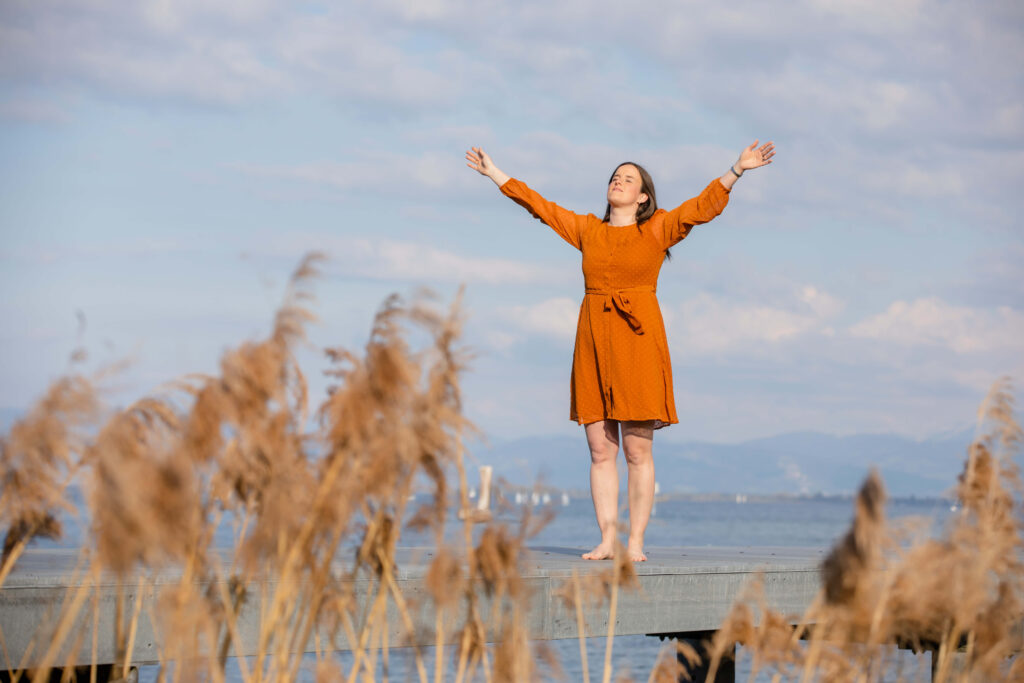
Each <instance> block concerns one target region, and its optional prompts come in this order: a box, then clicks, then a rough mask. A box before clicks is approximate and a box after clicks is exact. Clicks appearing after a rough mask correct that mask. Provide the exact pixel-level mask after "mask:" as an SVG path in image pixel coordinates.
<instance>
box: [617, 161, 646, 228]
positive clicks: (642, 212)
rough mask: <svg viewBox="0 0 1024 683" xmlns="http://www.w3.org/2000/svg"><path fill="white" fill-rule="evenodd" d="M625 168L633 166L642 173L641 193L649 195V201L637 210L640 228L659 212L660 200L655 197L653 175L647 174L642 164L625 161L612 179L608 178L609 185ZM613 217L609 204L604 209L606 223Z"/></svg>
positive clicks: (637, 220) (637, 222) (618, 167)
mask: <svg viewBox="0 0 1024 683" xmlns="http://www.w3.org/2000/svg"><path fill="white" fill-rule="evenodd" d="M623 166H633V167H634V168H636V170H637V171H639V172H640V192H641V193H643V194H646V195H647V201H646V202H644V203H642V204H641V205H640V206H638V207H637V208H636V224H637V226H640V225H643V224H644V222H645V221H646V220H647V219H648V218H650V217H651V216H653V215H654V212H655V211H657V210H658V200H657V198H656V197H655V196H654V181H653V180H651V174H650V173H648V172H647V169H645V168H644V167H643V166H641V165H640V164H636V163H633V162H632V161H623V162H622V163H621V164H619V165H618V166H616V167H615V170H614V171H612V175H611V178H608V184H609V185H610V184H611V182H612V178H614V177H615V174H616V173H618V171H619V169H620V168H622V167H623ZM611 217H612V205H611V204H607V205H605V209H604V221H605V223H607V222H608V221H609V220H610V219H611Z"/></svg>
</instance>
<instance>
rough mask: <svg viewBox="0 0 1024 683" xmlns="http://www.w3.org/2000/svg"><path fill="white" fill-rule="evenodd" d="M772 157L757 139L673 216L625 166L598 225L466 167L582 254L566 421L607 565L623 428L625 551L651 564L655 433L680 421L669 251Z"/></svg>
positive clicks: (480, 160)
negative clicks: (571, 426) (661, 301)
mask: <svg viewBox="0 0 1024 683" xmlns="http://www.w3.org/2000/svg"><path fill="white" fill-rule="evenodd" d="M774 154H775V147H774V145H773V144H772V143H771V142H768V143H765V144H764V145H762V146H760V147H758V141H757V140H755V141H754V144H752V145H750V146H749V147H747V148H746V149H744V150H743V152H742V153H741V154H740V158H739V160H738V161H737V162H736V163H735V164H733V165H732V166H731V167H730V168H729V170H728V171H726V173H725V175H723V176H722V177H721V178H717V179H716V180H713V181H711V183H710V184H708V186H707V187H706V188H705V189H704V191H703V192H701V194H700V195H698V196H697V197H694V198H693V199H690V200H688V201H686V202H683V204H682V205H680V206H679V207H677V208H675V209H673V210H671V211H665V210H664V209H659V208H658V205H657V200H656V199H655V194H654V183H653V182H652V181H651V177H650V175H648V173H647V171H645V170H644V169H643V167H641V166H639V165H637V164H634V163H632V162H625V163H623V164H620V165H619V166H618V167H617V168H616V169H615V171H614V172H613V173H612V177H611V179H610V180H609V181H608V204H607V207H606V209H605V216H604V220H601V219H599V218H598V217H597V216H595V215H593V214H587V215H581V214H577V213H573V212H571V211H568V210H566V209H563V208H562V207H560V206H558V205H557V204H554V203H552V202H549V201H547V200H546V199H544V198H543V197H541V196H540V195H539V194H537V193H536V192H534V191H533V190H531V189H530V188H529V187H527V186H526V185H525V184H523V183H522V182H520V181H518V180H516V179H514V178H510V177H509V176H508V175H506V174H505V173H503V172H502V171H501V170H500V169H499V168H498V167H497V166H495V165H494V162H493V161H491V158H490V157H489V156H488V155H487V153H486V152H484V151H483V150H482V149H481V148H479V147H473V148H472V149H470V150H469V151H467V152H466V161H467V164H466V165H467V166H469V167H470V168H472V169H474V170H475V171H477V172H479V173H480V174H481V175H485V176H487V177H488V178H490V179H491V180H492V181H494V183H495V184H496V185H497V186H498V187H499V188H500V189H501V192H502V193H503V194H505V195H506V196H508V197H510V198H511V199H512V200H514V201H515V202H516V203H518V204H520V205H522V206H523V207H525V208H526V209H527V210H528V211H529V212H530V213H531V214H533V216H534V217H535V218H537V219H539V220H540V221H542V222H544V223H545V224H547V225H548V226H550V227H551V228H553V229H554V231H555V232H557V233H558V234H559V235H560V236H561V237H562V239H564V240H565V241H566V242H568V243H569V244H571V245H572V246H574V247H576V248H577V249H579V250H580V251H581V252H583V276H584V280H585V283H586V295H585V296H584V298H583V303H582V305H581V306H580V314H579V320H578V321H577V326H576V347H575V350H574V351H573V363H572V378H571V380H570V393H571V397H570V409H569V417H570V419H573V420H576V421H577V422H579V423H580V424H582V425H585V429H586V433H587V444H588V446H589V447H590V492H591V496H592V497H593V499H594V512H595V513H596V515H597V524H598V526H599V527H600V529H601V543H600V544H599V545H598V546H597V547H596V548H594V549H593V550H591V551H590V552H588V553H585V554H584V555H583V558H584V559H587V560H601V559H607V558H610V557H612V555H613V553H614V550H615V534H616V524H617V519H618V495H619V479H618V471H617V469H616V464H615V459H616V457H617V456H618V452H619V440H620V436H619V435H620V430H621V440H622V450H623V452H624V454H625V456H626V463H627V465H628V471H629V482H628V491H629V543H628V545H627V552H628V553H629V557H630V559H631V560H633V561H634V562H642V561H644V560H646V559H647V556H646V555H645V554H644V532H645V530H646V529H647V521H648V519H650V515H651V507H652V505H653V504H654V460H653V458H652V456H651V446H652V444H653V441H654V430H655V429H659V428H661V427H664V426H665V425H669V424H675V423H676V422H678V419H677V418H676V408H675V398H674V397H673V394H672V365H671V362H670V360H669V354H668V342H667V340H666V339H665V326H664V323H663V322H662V318H661V310H660V309H659V307H658V300H657V297H656V296H655V287H656V285H657V282H658V272H659V271H660V270H661V264H662V263H663V262H664V260H665V257H666V256H667V254H668V250H669V248H670V247H671V246H672V245H674V244H675V243H676V242H679V241H680V240H682V239H683V238H684V237H686V235H687V234H688V233H689V232H690V230H691V229H692V228H693V226H694V225H698V224H700V223H706V222H708V221H710V220H711V219H713V218H714V217H715V216H717V215H718V214H720V213H721V212H722V209H724V208H725V205H726V204H727V203H728V201H729V192H730V191H731V190H732V186H733V184H734V183H735V182H736V180H737V179H739V178H740V176H742V175H743V173H744V172H745V171H747V170H750V169H752V168H758V167H759V166H764V165H766V164H770V163H771V159H772V156H773V155H774Z"/></svg>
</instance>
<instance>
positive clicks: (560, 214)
mask: <svg viewBox="0 0 1024 683" xmlns="http://www.w3.org/2000/svg"><path fill="white" fill-rule="evenodd" d="M501 192H502V194H504V195H505V196H506V197H509V198H510V199H511V200H512V201H514V202H515V203H516V204H519V205H520V206H522V207H523V208H524V209H526V210H527V211H529V212H530V213H531V214H532V215H533V217H534V218H536V219H537V220H539V221H541V222H542V223H544V224H545V225H547V226H549V227H550V228H551V229H552V230H554V231H555V232H557V233H558V234H559V235H560V236H561V237H562V239H564V240H565V241H566V242H568V243H569V244H571V245H572V246H574V247H576V248H577V249H580V250H582V249H583V247H582V235H583V229H584V227H586V224H587V220H588V217H587V216H582V215H580V214H578V213H573V212H572V211H569V210H568V209H563V208H562V207H560V206H559V205H558V204H555V203H554V202H549V201H548V200H546V199H544V197H541V196H540V195H539V194H537V193H536V192H534V191H533V190H531V189H530V188H529V187H527V186H526V183H524V182H522V181H519V180H516V179H515V178H509V179H508V180H507V181H506V182H505V184H504V185H502V186H501Z"/></svg>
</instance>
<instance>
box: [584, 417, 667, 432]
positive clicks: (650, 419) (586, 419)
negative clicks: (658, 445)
mask: <svg viewBox="0 0 1024 683" xmlns="http://www.w3.org/2000/svg"><path fill="white" fill-rule="evenodd" d="M569 419H570V420H572V421H573V422H576V423H579V424H581V425H588V424H593V423H595V422H601V421H602V420H615V421H616V422H654V429H661V428H662V427H668V426H669V425H674V424H679V420H671V419H670V420H662V419H661V418H660V417H640V418H636V417H612V416H610V415H604V416H602V417H594V418H590V417H570V418H569Z"/></svg>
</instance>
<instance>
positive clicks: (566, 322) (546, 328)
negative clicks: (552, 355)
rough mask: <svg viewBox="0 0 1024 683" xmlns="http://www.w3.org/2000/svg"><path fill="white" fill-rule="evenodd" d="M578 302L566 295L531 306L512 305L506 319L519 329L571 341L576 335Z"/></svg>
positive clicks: (578, 311)
mask: <svg viewBox="0 0 1024 683" xmlns="http://www.w3.org/2000/svg"><path fill="white" fill-rule="evenodd" d="M579 313H580V302H579V301H578V300H573V299H569V298H567V297H556V298H554V299H547V300H545V301H541V302H540V303H536V304H533V305H531V306H512V307H510V308H509V309H508V313H507V316H506V317H507V319H508V320H509V321H511V322H512V324H513V325H515V326H516V327H519V328H520V329H523V330H526V331H528V332H533V333H535V334H541V335H544V336H548V337H554V338H556V339H560V340H568V341H571V340H573V339H574V338H575V337H576V322H577V320H578V319H579Z"/></svg>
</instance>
